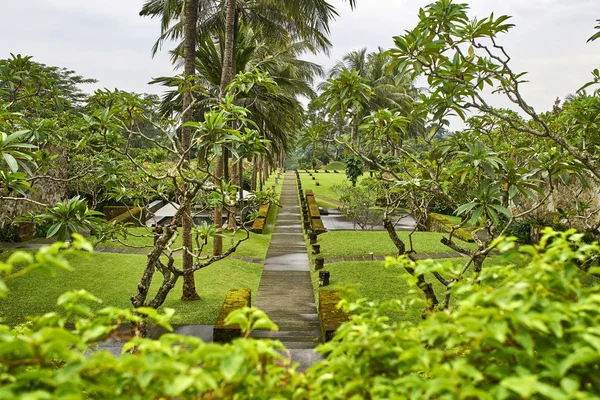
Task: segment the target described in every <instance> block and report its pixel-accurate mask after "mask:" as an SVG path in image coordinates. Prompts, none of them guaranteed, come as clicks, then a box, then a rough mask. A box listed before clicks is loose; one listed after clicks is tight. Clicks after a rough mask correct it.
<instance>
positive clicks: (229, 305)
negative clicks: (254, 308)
mask: <svg viewBox="0 0 600 400" xmlns="http://www.w3.org/2000/svg"><path fill="white" fill-rule="evenodd" d="M250 295H251V292H250V289H229V291H227V295H225V301H224V302H223V305H222V306H221V311H220V312H219V316H218V317H217V321H216V322H215V327H214V328H213V341H214V342H218V343H226V342H231V341H232V340H233V339H235V338H238V337H241V336H242V332H241V330H240V327H239V325H226V324H225V319H226V318H227V316H228V315H229V314H230V313H231V312H232V311H235V310H239V309H241V308H244V307H250V299H251V297H250Z"/></svg>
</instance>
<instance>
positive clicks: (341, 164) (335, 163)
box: [321, 161, 346, 172]
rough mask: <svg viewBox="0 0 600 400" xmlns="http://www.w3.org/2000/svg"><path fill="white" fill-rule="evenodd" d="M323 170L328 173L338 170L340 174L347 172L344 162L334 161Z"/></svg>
mask: <svg viewBox="0 0 600 400" xmlns="http://www.w3.org/2000/svg"><path fill="white" fill-rule="evenodd" d="M321 169H322V170H327V171H333V170H337V171H339V172H344V171H345V170H346V163H345V162H343V161H332V162H330V163H329V164H327V165H326V166H324V167H323V168H321Z"/></svg>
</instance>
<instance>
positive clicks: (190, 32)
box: [181, 0, 200, 300]
mask: <svg viewBox="0 0 600 400" xmlns="http://www.w3.org/2000/svg"><path fill="white" fill-rule="evenodd" d="M197 20H198V0H187V2H186V5H185V14H184V23H185V36H184V55H183V56H184V60H185V68H184V76H185V78H186V79H189V78H191V77H193V76H194V75H195V73H196V64H195V63H196V23H197ZM193 100H194V99H193V96H192V93H191V91H189V90H186V91H185V92H184V93H183V110H182V114H181V122H182V124H184V125H185V123H187V122H191V121H193V112H192V104H193ZM192 135H193V132H192V128H190V127H185V126H184V127H183V128H182V129H181V145H182V149H183V152H184V159H185V162H186V165H185V167H186V168H189V162H190V150H191V147H192ZM182 207H184V211H183V217H182V222H181V231H182V240H183V248H184V251H183V271H184V276H183V292H182V297H181V298H182V300H198V299H200V296H198V293H197V292H196V282H195V280H194V273H193V272H187V273H185V272H186V271H191V269H192V266H193V263H194V260H193V257H192V247H193V242H192V225H193V222H192V209H191V204H189V203H188V201H187V200H186V204H182Z"/></svg>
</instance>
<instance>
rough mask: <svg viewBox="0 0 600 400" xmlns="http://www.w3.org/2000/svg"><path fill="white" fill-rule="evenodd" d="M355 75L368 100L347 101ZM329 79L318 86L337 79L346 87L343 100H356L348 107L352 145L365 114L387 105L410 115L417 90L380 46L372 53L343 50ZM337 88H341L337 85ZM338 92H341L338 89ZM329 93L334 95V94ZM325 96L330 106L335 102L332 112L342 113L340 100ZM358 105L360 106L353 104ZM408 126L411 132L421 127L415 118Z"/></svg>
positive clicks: (327, 84) (353, 86)
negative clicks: (366, 87) (366, 90)
mask: <svg viewBox="0 0 600 400" xmlns="http://www.w3.org/2000/svg"><path fill="white" fill-rule="evenodd" d="M348 72H350V74H348ZM351 75H354V76H351ZM359 77H360V78H361V79H360V83H362V84H364V85H366V86H368V87H369V88H370V89H371V95H370V96H369V98H368V99H366V98H365V99H363V100H360V98H356V99H354V100H350V99H348V96H349V93H348V91H351V90H352V91H356V89H357V88H358V84H359V82H358V81H359V79H358V78H359ZM329 78H330V79H329V80H328V82H326V83H325V84H322V85H321V86H320V89H325V88H327V87H328V86H330V81H331V82H333V80H337V83H336V84H337V85H338V86H340V85H341V86H342V87H343V86H347V89H346V90H345V91H344V94H345V97H346V99H345V102H356V101H357V100H359V101H360V104H357V103H355V107H352V108H351V109H350V115H351V130H352V137H353V142H354V143H355V144H356V143H357V140H358V124H359V122H360V121H361V120H362V119H363V118H364V117H365V116H366V115H368V114H369V113H372V112H375V111H377V110H379V109H383V108H389V109H397V110H399V111H400V113H401V114H403V115H405V116H408V115H410V114H411V109H412V103H413V100H414V98H415V97H416V96H417V95H418V91H417V89H415V88H414V86H413V84H412V81H411V80H410V78H409V76H408V75H407V74H404V73H403V71H402V69H400V68H399V67H398V66H394V65H393V64H392V60H391V58H390V57H389V55H388V54H387V53H386V52H384V51H383V50H382V49H381V48H380V49H378V50H377V51H376V52H373V53H367V49H366V48H363V49H361V50H358V51H352V52H349V53H347V54H346V55H344V57H343V58H342V60H341V61H339V62H338V63H336V64H335V65H334V66H333V67H332V68H331V70H330V71H329ZM349 85H350V86H349ZM331 90H335V87H330V88H329V91H331ZM340 90H342V88H341V87H340ZM331 94H332V93H330V95H331ZM338 94H341V92H340V93H338ZM333 95H334V96H335V94H333ZM326 97H327V101H328V102H329V105H330V106H332V105H335V107H334V111H342V113H343V114H345V113H346V111H347V109H348V108H344V107H341V108H340V104H339V101H341V102H342V103H343V102H344V100H342V99H339V100H338V103H337V104H336V103H335V98H331V96H329V95H328V96H326ZM359 97H360V96H359ZM332 101H333V102H334V103H332ZM341 105H343V104H341ZM358 105H359V106H360V107H356V106H358ZM408 129H409V131H410V132H411V133H416V132H418V131H420V130H422V129H423V127H422V124H420V123H418V121H415V123H414V124H412V125H411V126H409V128H408Z"/></svg>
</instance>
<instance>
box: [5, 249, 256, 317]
mask: <svg viewBox="0 0 600 400" xmlns="http://www.w3.org/2000/svg"><path fill="white" fill-rule="evenodd" d="M7 256H8V252H5V253H3V254H2V257H7ZM67 259H68V260H69V261H70V263H71V266H72V267H73V268H74V271H72V272H69V271H63V270H59V271H57V272H56V276H55V277H49V276H47V275H45V274H42V273H38V272H33V273H30V274H27V275H25V276H23V277H20V278H17V279H14V280H11V281H9V282H7V284H8V287H9V289H10V293H9V296H8V298H6V299H3V300H2V299H0V318H2V319H3V320H4V322H5V323H8V324H9V325H15V324H18V323H20V322H24V321H25V318H26V317H27V316H29V315H40V314H43V313H47V312H51V311H58V310H59V309H58V308H57V307H56V306H55V305H56V300H57V298H58V296H60V295H61V294H62V293H64V292H66V291H69V290H73V289H86V290H88V291H89V292H91V293H93V294H94V295H96V296H97V297H99V298H101V299H102V300H103V304H102V305H100V306H99V307H103V306H109V305H110V306H116V307H122V308H131V303H130V301H129V297H130V296H131V295H133V294H135V293H136V287H137V284H138V282H139V279H140V277H141V275H142V272H143V270H144V266H145V261H146V257H145V256H143V255H132V254H109V253H94V254H72V255H69V256H67ZM180 262H181V261H180V259H176V264H178V263H180ZM261 271H262V266H261V265H259V264H252V263H244V262H241V261H237V260H232V259H225V260H222V261H219V262H217V263H215V264H213V265H211V266H209V267H207V268H205V269H202V270H200V271H198V272H196V274H195V277H196V287H197V290H198V294H199V295H200V297H201V298H202V299H201V300H200V301H194V302H182V301H181V300H180V298H181V286H182V279H180V280H179V282H178V283H177V285H176V287H175V288H174V289H173V290H172V292H171V293H170V294H169V297H168V298H167V301H166V302H165V304H164V306H163V307H171V308H174V309H175V310H176V311H177V312H176V314H175V315H176V317H175V319H174V320H173V321H172V322H173V323H174V324H211V323H213V322H214V321H215V319H216V317H217V315H218V312H219V309H220V307H221V305H222V303H223V300H224V299H225V294H226V292H227V290H229V289H235V288H250V289H251V291H252V295H253V296H254V295H255V294H256V291H257V290H258V284H259V281H260V276H261ZM154 278H155V281H154V282H153V284H152V291H151V294H152V293H154V292H155V291H156V290H157V289H158V286H159V282H160V279H161V278H162V275H160V273H158V272H157V273H156V274H155V276H154ZM99 307H98V308H99Z"/></svg>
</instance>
